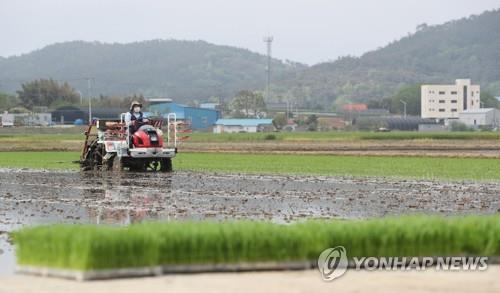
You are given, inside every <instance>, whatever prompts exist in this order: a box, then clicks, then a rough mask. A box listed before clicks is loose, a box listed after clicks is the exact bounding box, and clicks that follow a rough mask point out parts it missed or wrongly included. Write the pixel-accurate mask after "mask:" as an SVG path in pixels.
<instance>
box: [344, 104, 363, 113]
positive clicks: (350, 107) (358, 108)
mask: <svg viewBox="0 0 500 293" xmlns="http://www.w3.org/2000/svg"><path fill="white" fill-rule="evenodd" d="M367 109H368V106H367V105H366V104H345V105H343V106H342V111H343V112H362V111H365V110H367Z"/></svg>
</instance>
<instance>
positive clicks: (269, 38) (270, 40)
mask: <svg viewBox="0 0 500 293" xmlns="http://www.w3.org/2000/svg"><path fill="white" fill-rule="evenodd" d="M264 42H265V43H266V46H267V66H266V73H267V83H266V101H267V102H268V101H269V88H270V86H271V48H272V44H273V37H272V36H266V37H264Z"/></svg>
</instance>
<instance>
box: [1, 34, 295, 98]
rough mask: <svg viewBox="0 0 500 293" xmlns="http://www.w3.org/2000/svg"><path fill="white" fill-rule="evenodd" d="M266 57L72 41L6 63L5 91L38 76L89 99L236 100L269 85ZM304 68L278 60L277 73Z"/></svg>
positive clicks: (156, 43) (221, 49)
mask: <svg viewBox="0 0 500 293" xmlns="http://www.w3.org/2000/svg"><path fill="white" fill-rule="evenodd" d="M266 62H267V58H266V56H263V55H260V54H257V53H253V52H250V51H249V50H245V49H239V48H234V47H229V46H218V45H213V44H209V43H207V42H204V41H178V40H153V41H145V42H137V43H130V44H103V43H97V42H94V43H90V42H82V41H75V42H66V43H58V44H54V45H50V46H47V47H45V48H43V49H40V50H37V51H33V52H31V53H29V54H25V55H21V56H17V57H10V58H3V59H0V91H1V90H3V91H9V92H15V91H16V90H18V89H19V88H20V82H26V81H30V80H32V79H37V78H53V79H55V80H60V81H68V82H69V83H70V84H71V85H73V86H74V87H76V88H77V89H78V90H80V91H81V92H83V94H84V95H86V91H87V81H85V80H84V78H86V77H93V78H94V80H95V82H94V83H93V88H94V89H93V92H94V93H96V94H104V95H127V94H133V93H137V94H143V95H144V96H168V97H173V98H175V99H177V100H182V101H185V102H187V101H189V100H192V99H206V98H208V97H210V96H223V97H231V96H232V95H234V94H235V93H236V92H237V91H239V90H242V89H260V88H263V87H264V86H265V80H266V64H267V63H266ZM301 66H303V65H300V64H291V63H287V64H285V63H284V62H281V61H279V60H276V59H273V60H272V68H273V71H274V73H275V74H277V75H280V74H283V73H284V72H287V71H291V70H295V68H296V67H301Z"/></svg>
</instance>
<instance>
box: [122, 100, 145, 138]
mask: <svg viewBox="0 0 500 293" xmlns="http://www.w3.org/2000/svg"><path fill="white" fill-rule="evenodd" d="M141 109H142V104H141V103H139V102H138V101H133V102H132V104H131V105H130V111H129V112H127V113H126V114H125V124H126V125H127V127H128V129H129V131H130V134H131V135H132V134H134V132H136V131H137V130H138V129H139V127H141V126H142V125H143V124H144V123H147V122H148V121H149V120H148V119H146V118H144V115H143V114H142V111H141Z"/></svg>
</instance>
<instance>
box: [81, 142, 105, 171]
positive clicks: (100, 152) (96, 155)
mask: <svg viewBox="0 0 500 293" xmlns="http://www.w3.org/2000/svg"><path fill="white" fill-rule="evenodd" d="M105 152H106V150H105V149H104V147H103V145H102V144H98V143H97V139H95V140H94V141H92V142H91V144H90V146H89V148H88V150H87V153H86V154H85V158H84V160H83V161H82V162H81V170H82V171H90V170H100V169H102V163H103V157H104V153H105Z"/></svg>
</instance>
